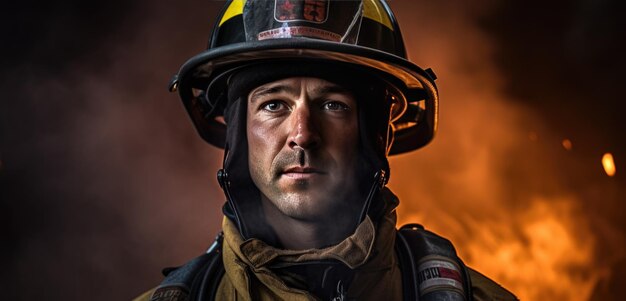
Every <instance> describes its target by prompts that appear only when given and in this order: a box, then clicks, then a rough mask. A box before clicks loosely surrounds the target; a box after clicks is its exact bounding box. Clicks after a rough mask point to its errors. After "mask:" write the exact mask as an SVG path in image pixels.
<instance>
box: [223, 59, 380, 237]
mask: <svg viewBox="0 0 626 301" xmlns="http://www.w3.org/2000/svg"><path fill="white" fill-rule="evenodd" d="M289 77H315V78H321V79H324V80H326V81H329V82H332V83H334V84H337V85H340V86H342V87H343V88H345V89H347V90H349V91H350V92H352V93H353V95H354V96H355V98H356V99H357V101H358V103H359V105H358V122H359V150H360V162H359V169H360V170H359V171H358V172H357V174H358V175H360V176H361V178H360V179H358V183H359V190H360V191H359V194H360V195H359V197H360V198H361V199H363V206H364V210H365V212H366V213H367V214H368V215H370V217H371V218H372V219H373V220H374V221H376V220H377V219H378V218H379V217H380V215H381V214H382V209H383V207H384V204H383V203H382V202H383V201H382V198H381V197H380V196H379V193H378V191H379V189H380V188H381V187H382V186H383V185H384V184H385V183H386V181H387V180H388V179H389V163H388V161H387V154H386V150H387V136H388V131H389V129H388V125H389V118H390V117H389V115H390V113H389V112H390V103H391V102H390V101H389V100H388V97H390V96H389V92H388V89H387V82H386V81H384V80H383V79H382V78H380V77H378V76H377V75H373V74H371V72H370V73H368V72H364V70H359V69H358V68H355V67H354V65H343V64H337V63H332V64H329V63H322V62H306V63H302V62H298V63H297V64H296V63H293V62H288V61H285V62H272V63H257V64H251V65H248V66H246V67H245V68H240V69H238V70H236V71H234V72H233V73H232V74H231V75H230V77H229V79H228V101H227V103H226V108H225V114H224V120H225V122H226V124H227V131H226V143H225V147H224V167H223V170H220V173H219V174H221V176H220V184H221V185H222V187H223V188H224V191H225V193H226V197H227V203H226V204H225V205H224V208H223V210H224V214H225V215H226V216H228V217H229V218H231V219H232V220H233V221H235V223H236V224H237V226H238V227H239V231H240V232H241V235H242V236H243V238H244V239H248V238H252V237H255V238H259V239H262V240H264V241H265V242H266V243H268V244H272V245H276V243H277V241H276V238H275V235H274V233H272V232H271V231H272V230H271V229H270V227H267V224H266V221H265V220H264V216H263V213H262V210H261V197H260V192H259V190H258V189H257V187H256V186H255V185H254V183H253V181H252V179H251V177H250V172H249V166H248V140H247V136H246V116H247V96H248V94H249V92H250V91H251V90H252V89H254V88H256V87H258V86H260V85H263V84H266V83H269V82H272V81H276V80H280V79H285V78H289ZM381 179H382V180H381ZM381 181H382V183H381ZM355 214H359V213H355ZM361 214H362V216H361V219H362V218H363V217H364V214H363V213H361ZM359 222H360V221H359ZM355 228H356V225H355Z"/></svg>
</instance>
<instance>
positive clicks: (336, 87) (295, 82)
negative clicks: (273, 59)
mask: <svg viewBox="0 0 626 301" xmlns="http://www.w3.org/2000/svg"><path fill="white" fill-rule="evenodd" d="M302 88H306V89H307V91H308V92H309V93H314V94H328V93H343V94H352V93H351V91H350V90H349V89H347V88H346V87H344V86H342V85H340V84H337V83H334V82H331V81H328V80H326V79H323V78H318V77H289V78H284V79H280V80H276V81H272V82H269V83H266V84H263V85H260V86H258V87H257V88H255V89H253V90H252V91H251V92H250V93H249V95H248V98H249V99H250V100H254V99H255V98H258V97H261V96H263V95H267V94H276V93H287V94H292V95H299V94H300V93H301V92H302Z"/></svg>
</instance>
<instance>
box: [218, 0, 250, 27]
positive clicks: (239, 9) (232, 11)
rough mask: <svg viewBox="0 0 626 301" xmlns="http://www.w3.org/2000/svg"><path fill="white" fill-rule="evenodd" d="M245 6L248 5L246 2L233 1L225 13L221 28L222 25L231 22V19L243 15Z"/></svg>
mask: <svg viewBox="0 0 626 301" xmlns="http://www.w3.org/2000/svg"><path fill="white" fill-rule="evenodd" d="M244 4H246V0H233V1H232V2H231V3H230V5H229V6H228V8H227V9H226V11H225V12H224V15H223V16H222V19H221V20H220V25H219V26H222V24H223V23H224V22H226V21H228V20H230V18H232V17H234V16H238V15H241V14H243V5H244Z"/></svg>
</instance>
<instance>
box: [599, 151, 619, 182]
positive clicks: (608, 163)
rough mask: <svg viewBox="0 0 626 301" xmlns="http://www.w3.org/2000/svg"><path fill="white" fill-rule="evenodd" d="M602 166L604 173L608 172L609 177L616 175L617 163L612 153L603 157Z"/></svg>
mask: <svg viewBox="0 0 626 301" xmlns="http://www.w3.org/2000/svg"><path fill="white" fill-rule="evenodd" d="M602 166H603V167H604V172H606V174H607V175H608V176H609V177H612V176H614V175H615V172H616V171H617V170H616V168H615V161H613V155H612V154H611V153H606V154H604V156H602Z"/></svg>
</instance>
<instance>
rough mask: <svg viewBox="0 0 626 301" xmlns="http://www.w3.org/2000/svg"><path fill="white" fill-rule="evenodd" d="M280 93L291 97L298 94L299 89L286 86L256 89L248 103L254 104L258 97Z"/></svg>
mask: <svg viewBox="0 0 626 301" xmlns="http://www.w3.org/2000/svg"><path fill="white" fill-rule="evenodd" d="M282 92H286V93H288V94H292V95H296V94H300V91H299V89H296V88H294V87H291V86H288V85H275V86H269V87H261V88H258V89H256V90H255V91H253V92H252V94H251V95H250V101H251V102H255V101H256V100H257V99H258V98H260V97H263V96H266V95H269V94H276V93H282Z"/></svg>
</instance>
